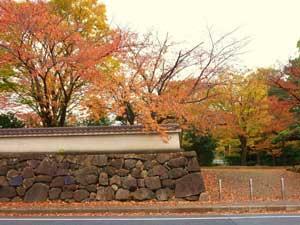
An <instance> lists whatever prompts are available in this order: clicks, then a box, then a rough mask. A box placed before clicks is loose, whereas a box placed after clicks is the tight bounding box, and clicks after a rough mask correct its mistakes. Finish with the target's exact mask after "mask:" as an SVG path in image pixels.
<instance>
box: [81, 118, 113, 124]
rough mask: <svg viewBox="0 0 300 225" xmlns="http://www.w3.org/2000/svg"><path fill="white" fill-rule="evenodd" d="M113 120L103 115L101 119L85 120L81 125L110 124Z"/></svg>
mask: <svg viewBox="0 0 300 225" xmlns="http://www.w3.org/2000/svg"><path fill="white" fill-rule="evenodd" d="M111 124H112V122H111V121H110V120H109V118H107V117H102V118H101V119H99V120H85V121H83V122H82V123H81V124H79V125H83V126H110V125H111Z"/></svg>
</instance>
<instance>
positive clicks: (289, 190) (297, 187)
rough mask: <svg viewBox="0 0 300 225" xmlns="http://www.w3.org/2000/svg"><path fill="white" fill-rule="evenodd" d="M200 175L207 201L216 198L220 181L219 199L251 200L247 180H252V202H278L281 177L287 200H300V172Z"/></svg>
mask: <svg viewBox="0 0 300 225" xmlns="http://www.w3.org/2000/svg"><path fill="white" fill-rule="evenodd" d="M201 171H202V176H203V179H204V182H205V186H206V190H207V193H208V196H209V200H210V201H217V200H218V199H219V188H218V180H219V179H221V180H222V200H223V201H234V202H241V201H247V200H250V188H249V186H250V185H249V179H250V178H252V180H253V198H254V200H258V201H260V200H262V201H264V200H280V199H282V195H281V178H282V177H283V178H284V184H285V185H284V186H285V197H286V200H299V199H300V173H294V172H290V171H287V170H286V168H255V167H253V168H252V167H250V168H249V167H247V168H242V167H236V168H218V167H212V168H202V170H201Z"/></svg>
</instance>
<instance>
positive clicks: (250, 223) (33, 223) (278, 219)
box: [0, 215, 300, 225]
mask: <svg viewBox="0 0 300 225" xmlns="http://www.w3.org/2000/svg"><path fill="white" fill-rule="evenodd" d="M0 225H300V215H265V216H261V215H253V216H217V217H215V216H209V217H141V218H97V217H95V218H17V219H14V218H0Z"/></svg>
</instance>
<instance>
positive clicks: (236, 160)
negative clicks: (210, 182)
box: [225, 155, 241, 166]
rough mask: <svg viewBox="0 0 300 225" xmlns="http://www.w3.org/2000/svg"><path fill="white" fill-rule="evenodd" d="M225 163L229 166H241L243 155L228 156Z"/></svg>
mask: <svg viewBox="0 0 300 225" xmlns="http://www.w3.org/2000/svg"><path fill="white" fill-rule="evenodd" d="M225 162H226V164H227V165H229V166H240V165H241V155H227V156H225Z"/></svg>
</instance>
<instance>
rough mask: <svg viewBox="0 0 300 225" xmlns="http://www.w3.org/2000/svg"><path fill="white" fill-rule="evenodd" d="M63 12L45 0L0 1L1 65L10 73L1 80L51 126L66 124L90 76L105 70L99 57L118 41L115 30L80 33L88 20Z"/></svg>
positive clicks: (2, 76) (107, 52) (103, 59)
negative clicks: (106, 33)
mask: <svg viewBox="0 0 300 225" xmlns="http://www.w3.org/2000/svg"><path fill="white" fill-rule="evenodd" d="M56 2H57V4H58V5H59V1H56ZM60 2H61V1H60ZM66 3H68V4H69V2H67V1H66ZM62 14H63V15H64V16H62V15H58V13H57V12H55V11H54V9H53V6H52V5H51V4H49V3H47V2H44V1H26V2H22V3H17V2H16V1H12V0H4V1H1V2H0V67H1V69H5V68H7V67H10V70H8V71H9V72H10V73H11V74H9V76H7V73H2V74H1V82H2V83H3V82H4V83H5V84H6V86H7V87H8V88H9V91H10V92H11V93H13V94H14V95H16V96H17V97H18V99H19V101H20V102H21V103H23V104H25V105H27V106H29V107H30V108H31V109H32V110H33V111H34V112H36V113H37V114H38V116H39V117H40V118H41V121H42V124H43V126H49V127H52V126H64V125H65V122H66V121H65V120H66V116H67V114H68V112H69V110H71V109H72V107H74V106H75V105H76V104H77V103H78V100H79V99H80V97H81V96H82V92H83V91H84V87H85V84H86V82H87V81H88V80H89V79H90V78H91V77H94V76H95V77H99V76H101V74H102V73H101V69H100V67H101V63H102V62H103V61H105V59H106V58H107V57H108V56H110V55H111V53H112V52H113V51H115V50H116V48H117V46H118V43H119V38H118V37H117V36H110V37H108V36H106V37H105V40H104V39H102V40H101V41H100V40H96V39H95V37H94V36H93V37H91V38H90V37H88V36H87V35H82V33H81V32H80V31H82V30H86V31H88V29H87V28H86V26H91V25H90V23H87V24H85V23H82V22H80V21H78V20H76V19H74V20H73V21H72V22H70V21H69V20H67V19H66V17H67V16H66V14H67V10H66V11H64V12H62ZM74 15H75V14H74ZM76 15H77V14H76ZM67 18H68V17H67ZM74 18H75V17H74ZM85 22H86V21H85ZM90 29H91V28H90ZM99 29H100V27H99Z"/></svg>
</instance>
